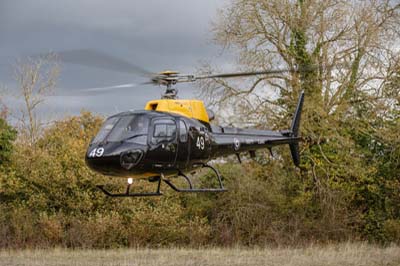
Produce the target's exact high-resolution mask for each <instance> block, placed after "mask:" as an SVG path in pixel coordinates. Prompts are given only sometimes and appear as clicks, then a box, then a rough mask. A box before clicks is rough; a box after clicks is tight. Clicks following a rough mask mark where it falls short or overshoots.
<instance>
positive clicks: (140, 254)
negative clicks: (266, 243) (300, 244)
mask: <svg viewBox="0 0 400 266" xmlns="http://www.w3.org/2000/svg"><path fill="white" fill-rule="evenodd" d="M0 265H1V266H6V265H7V266H17V265H31V266H39V265H41V266H42V265H43V266H46V265H71V266H72V265H76V266H92V265H120V266H124V265H132V266H139V265H150V266H170V265H171V266H172V265H174V266H179V265H190V266H197V265H198V266H208V265H216V266H217V265H218V266H235V265H262V266H269V265H271V266H272V265H279V266H294V265H296V266H306V265H307V266H314V265H315V266H317V265H318V266H321V265H327V266H330V265H332V266H333V265H338V266H347V265H352V266H353V265H354V266H369V265H385V266H391V265H393V266H398V265H400V247H399V246H389V247H377V246H373V245H368V244H363V243H356V244H349V243H347V244H340V245H328V246H311V247H307V248H298V249H296V248H255V249H250V248H249V249H246V248H227V249H220V248H205V249H180V248H172V249H115V250H69V249H47V250H2V251H0Z"/></svg>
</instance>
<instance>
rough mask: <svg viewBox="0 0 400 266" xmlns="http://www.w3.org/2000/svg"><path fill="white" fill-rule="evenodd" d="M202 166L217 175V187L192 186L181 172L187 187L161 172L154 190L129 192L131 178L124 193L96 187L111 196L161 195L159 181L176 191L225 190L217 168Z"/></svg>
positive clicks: (189, 180) (180, 174)
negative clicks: (178, 185)
mask: <svg viewBox="0 0 400 266" xmlns="http://www.w3.org/2000/svg"><path fill="white" fill-rule="evenodd" d="M203 168H210V169H211V170H213V172H214V173H215V175H216V176H217V179H218V183H219V187H217V188H194V186H193V183H192V181H191V179H190V178H189V177H188V176H186V175H185V174H184V173H182V172H179V174H178V176H181V177H183V178H184V179H185V180H186V181H187V183H188V186H189V188H184V189H182V188H178V187H177V186H175V185H174V183H172V182H171V181H170V180H168V179H166V178H165V177H164V175H163V174H161V176H160V177H158V178H157V179H156V180H154V181H156V182H157V188H156V191H155V192H141V193H130V188H131V184H132V179H128V185H127V187H126V191H125V193H116V194H115V193H111V192H109V191H108V190H106V189H105V188H104V186H97V187H98V188H99V189H100V190H101V191H102V192H103V193H104V194H106V195H107V196H109V197H112V198H125V197H148V196H161V195H163V193H162V192H161V191H160V187H161V181H164V183H165V184H167V185H168V186H169V187H171V188H172V189H173V190H175V191H176V192H184V193H201V192H225V191H227V190H226V189H225V188H224V186H223V184H222V179H221V175H220V174H219V172H218V171H217V169H215V168H214V167H212V166H210V165H207V164H204V165H203Z"/></svg>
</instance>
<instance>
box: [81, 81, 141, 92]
mask: <svg viewBox="0 0 400 266" xmlns="http://www.w3.org/2000/svg"><path fill="white" fill-rule="evenodd" d="M138 85H140V84H136V83H128V84H121V85H115V86H108V87H97V88H89V89H83V90H82V91H84V92H104V91H110V90H115V89H124V88H133V87H136V86H138Z"/></svg>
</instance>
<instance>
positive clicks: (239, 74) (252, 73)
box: [195, 68, 311, 79]
mask: <svg viewBox="0 0 400 266" xmlns="http://www.w3.org/2000/svg"><path fill="white" fill-rule="evenodd" d="M310 70H311V69H303V70H300V69H293V68H287V69H275V70H261V71H250V72H236V73H224V74H215V75H205V76H196V77H195V78H196V79H208V78H234V77H246V76H255V75H268V74H280V73H285V72H302V71H305V72H306V71H310Z"/></svg>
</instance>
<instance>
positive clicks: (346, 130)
mask: <svg viewBox="0 0 400 266" xmlns="http://www.w3.org/2000/svg"><path fill="white" fill-rule="evenodd" d="M399 12H400V4H398V2H397V1H391V0H382V1H376V0H368V1H344V0H343V1H341V0H339V1H337V0H328V1H318V0H287V1H276V0H268V1H264V0H234V1H232V2H231V3H230V4H228V6H227V8H226V9H225V10H223V11H222V12H221V15H220V17H219V20H218V21H217V23H216V24H215V36H216V41H217V42H218V43H220V44H222V45H223V46H224V47H230V48H231V49H234V50H236V51H238V54H239V57H238V63H239V64H240V67H241V68H242V69H246V70H248V69H250V70H253V69H276V68H282V69H297V70H298V71H295V72H286V73H282V74H273V75H268V76H259V77H255V78H253V79H252V80H249V81H248V82H246V83H242V84H244V85H240V84H238V83H235V81H233V82H228V81H227V80H219V79H216V80H213V81H210V82H207V83H203V84H202V87H203V95H204V96H205V97H206V98H207V99H208V100H209V102H210V104H211V105H213V106H214V107H215V108H221V109H222V108H226V107H228V109H230V110H232V109H233V110H234V115H235V117H234V120H233V121H234V122H236V123H242V122H246V121H251V122H252V123H253V125H255V126H258V127H261V128H262V127H265V126H266V124H267V123H268V124H269V125H270V126H272V127H273V128H278V129H281V128H285V127H286V128H287V127H288V126H289V125H288V123H289V122H290V120H291V116H292V114H293V111H294V108H295V102H296V99H297V97H298V95H299V92H300V91H301V90H304V91H305V94H306V102H305V108H304V113H303V119H302V129H301V131H302V135H303V136H304V142H303V145H302V158H303V160H302V164H301V171H300V172H299V173H296V172H295V171H294V170H293V168H292V167H290V164H291V159H290V155H289V153H288V152H287V150H285V149H279V151H281V156H280V157H278V159H273V160H272V161H271V162H270V163H269V164H267V165H266V166H265V167H264V170H265V174H266V175H268V174H269V173H270V172H271V171H273V172H276V173H280V175H281V176H289V177H291V179H286V181H287V182H289V183H290V182H294V183H296V182H297V181H296V180H301V184H302V185H300V186H297V187H295V188H292V189H295V190H294V191H293V192H295V193H294V194H292V195H295V196H294V199H293V200H295V201H301V200H302V199H303V198H308V199H309V201H308V203H309V204H306V206H308V207H310V209H309V210H310V212H309V213H308V214H307V215H308V218H309V219H310V220H311V221H313V223H315V224H317V222H316V221H317V220H320V221H321V220H322V221H325V223H322V224H319V223H318V224H319V225H320V226H321V227H319V228H314V230H315V231H317V230H326V231H328V230H337V232H338V233H339V232H340V231H341V230H343V229H345V228H351V227H352V226H354V225H357V226H356V229H357V230H358V231H359V232H360V233H362V234H363V235H364V236H366V237H368V238H370V239H377V240H384V238H385V236H384V235H383V231H384V230H383V229H384V226H383V224H384V221H385V219H386V218H388V217H393V216H392V214H390V215H389V213H390V210H389V209H387V208H385V204H386V203H385V202H390V201H391V200H394V199H395V198H396V197H394V196H393V195H391V196H388V195H389V194H387V193H386V192H387V187H386V186H389V187H392V186H395V185H396V182H397V181H398V177H396V178H397V179H396V180H397V181H396V182H395V183H391V184H389V183H387V182H386V180H387V179H386V178H388V175H387V174H388V173H386V174H385V175H382V174H380V173H382V172H381V170H383V169H382V166H383V165H385V164H387V161H386V163H384V160H387V159H389V157H385V159H383V157H384V156H382V155H383V154H385V153H382V150H381V149H382V147H381V146H380V145H381V144H383V139H382V137H379V135H380V134H381V133H379V132H385V131H387V133H388V132H390V128H392V127H393V126H391V123H394V124H396V123H395V120H396V119H393V116H394V114H395V113H394V112H393V107H394V104H393V101H395V100H396V99H398V94H396V93H395V91H396V90H395V89H394V87H393V86H391V87H390V86H387V84H388V83H390V82H392V83H393V82H394V81H393V80H392V81H390V79H389V77H390V75H389V73H391V72H393V71H394V70H393V66H394V65H395V62H397V61H396V58H398V55H399V54H398V49H397V48H396V47H397V45H398V42H399V40H400V35H399V32H398V30H397V29H398V27H399V26H400V19H399V16H400V14H399ZM208 68H209V67H208ZM394 72H395V71H394ZM397 92H398V90H397ZM396 97H397V98H396ZM397 110H398V109H397ZM397 116H398V113H397ZM240 117H241V118H242V119H240ZM266 122H267V123H266ZM397 125H398V124H397ZM385 137H386V141H385V143H387V144H389V143H393V141H394V137H395V136H394V135H391V134H389V133H388V134H385ZM383 146H386V144H384V145H383ZM379 150H380V151H379ZM390 156H392V155H390ZM381 159H382V160H381ZM274 160H278V161H280V163H279V164H273V161H274ZM396 160H397V159H394V157H390V159H389V161H390V162H395V161H396ZM274 166H275V167H274ZM282 167H283V169H284V171H281V170H279V169H278V168H282ZM386 169H387V168H386ZM387 171H389V172H390V174H389V175H390V176H392V177H393V176H395V175H397V174H396V171H395V170H394V169H391V170H388V169H387ZM282 178H283V177H282ZM384 184H386V185H384ZM287 186H288V187H290V184H287ZM389 198H390V199H389ZM346 205H347V206H348V207H347V212H345V213H343V215H341V216H340V218H339V217H337V216H336V215H337V213H338V212H337V210H339V209H342V207H343V206H346ZM334 219H342V220H344V222H343V224H342V227H340V224H336V225H335V226H339V227H337V228H327V227H326V228H325V229H324V225H327V226H328V225H330V224H331V223H330V221H332V220H334ZM396 219H397V218H396ZM302 222H303V223H304V225H306V224H305V223H306V222H305V221H304V220H303V221H302ZM304 228H306V227H304Z"/></svg>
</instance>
